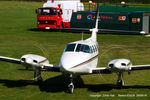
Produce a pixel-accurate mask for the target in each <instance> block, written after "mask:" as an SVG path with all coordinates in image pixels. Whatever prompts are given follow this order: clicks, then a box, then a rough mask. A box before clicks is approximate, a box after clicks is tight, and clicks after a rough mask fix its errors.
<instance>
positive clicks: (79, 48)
mask: <svg viewBox="0 0 150 100" xmlns="http://www.w3.org/2000/svg"><path fill="white" fill-rule="evenodd" d="M64 52H84V53H91V48H90V47H89V46H88V45H84V44H77V46H76V44H68V45H67V46H66V48H65V50H64Z"/></svg>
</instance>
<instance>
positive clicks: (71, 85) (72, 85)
mask: <svg viewBox="0 0 150 100" xmlns="http://www.w3.org/2000/svg"><path fill="white" fill-rule="evenodd" d="M68 91H69V93H71V94H73V92H74V84H73V76H72V74H71V75H70V84H69V85H68Z"/></svg>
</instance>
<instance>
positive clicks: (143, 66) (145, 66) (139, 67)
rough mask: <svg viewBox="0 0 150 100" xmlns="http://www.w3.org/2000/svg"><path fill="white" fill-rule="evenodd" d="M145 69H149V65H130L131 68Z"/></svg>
mask: <svg viewBox="0 0 150 100" xmlns="http://www.w3.org/2000/svg"><path fill="white" fill-rule="evenodd" d="M146 69H150V65H134V66H131V70H133V71H134V70H146Z"/></svg>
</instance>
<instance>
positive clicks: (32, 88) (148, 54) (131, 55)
mask: <svg viewBox="0 0 150 100" xmlns="http://www.w3.org/2000/svg"><path fill="white" fill-rule="evenodd" d="M41 5H42V2H19V1H6V2H5V1H1V2H0V6H1V8H0V55H1V56H8V57H14V58H20V57H21V56H22V55H24V54H28V53H32V54H38V55H41V56H45V57H47V58H48V59H49V60H50V62H51V63H53V64H59V59H60V56H61V54H62V52H63V49H64V46H65V45H66V44H67V43H68V42H72V41H76V40H79V39H81V33H71V32H70V33H65V32H51V31H36V30H34V29H35V28H36V14H35V12H34V11H35V9H36V8H37V7H39V6H41ZM89 36H90V34H84V38H88V37H89ZM98 43H99V51H100V55H99V63H98V67H103V66H104V67H105V66H107V63H108V62H109V61H110V60H112V59H115V58H127V59H130V60H131V61H132V62H133V64H150V60H149V59H150V39H149V38H146V37H145V36H142V35H109V34H107V35H101V34H98ZM24 69H25V68H24V67H22V66H20V65H16V64H11V63H6V62H0V100H20V99H21V100H48V99H51V100H58V99H60V100H63V99H65V100H66V99H68V100H70V99H71V100H91V99H104V100H105V99H106V100H109V99H115V100H116V99H132V100H133V99H149V97H150V78H149V75H150V71H149V70H146V71H136V72H132V73H131V75H128V74H127V73H125V74H124V80H125V88H123V89H116V87H115V84H116V80H117V75H116V74H115V73H114V74H109V75H101V74H97V75H84V76H82V77H81V78H82V79H81V78H78V79H76V81H75V82H76V85H75V86H76V87H75V88H76V89H75V93H74V94H72V95H71V94H68V93H66V91H65V90H66V86H65V82H66V80H65V78H64V77H63V76H62V75H61V73H54V72H42V76H43V79H44V82H43V85H42V86H39V85H37V84H36V83H34V82H33V81H31V80H32V78H33V71H26V70H24ZM96 94H97V95H106V94H108V95H110V94H113V95H115V97H106V96H105V97H99V98H98V97H91V96H90V95H96ZM118 94H135V95H137V94H146V95H147V96H146V97H118Z"/></svg>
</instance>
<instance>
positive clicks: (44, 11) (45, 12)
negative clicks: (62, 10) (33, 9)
mask: <svg viewBox="0 0 150 100" xmlns="http://www.w3.org/2000/svg"><path fill="white" fill-rule="evenodd" d="M38 14H39V15H57V10H56V9H55V8H41V9H39V11H38Z"/></svg>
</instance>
